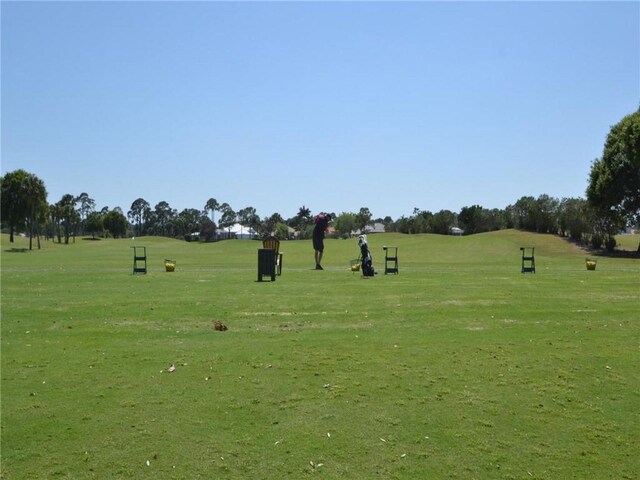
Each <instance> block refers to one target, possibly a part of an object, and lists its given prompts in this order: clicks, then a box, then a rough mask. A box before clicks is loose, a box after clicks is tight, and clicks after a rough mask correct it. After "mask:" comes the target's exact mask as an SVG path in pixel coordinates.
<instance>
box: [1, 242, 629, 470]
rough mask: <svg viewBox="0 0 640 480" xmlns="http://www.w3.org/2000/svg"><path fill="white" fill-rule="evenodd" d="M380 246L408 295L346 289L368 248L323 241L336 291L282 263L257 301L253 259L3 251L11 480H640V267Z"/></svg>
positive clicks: (506, 248)
mask: <svg viewBox="0 0 640 480" xmlns="http://www.w3.org/2000/svg"><path fill="white" fill-rule="evenodd" d="M369 240H370V245H371V250H372V253H373V256H374V266H375V267H376V268H377V269H379V270H382V268H383V264H384V262H383V250H382V246H383V245H385V244H386V245H397V246H398V247H399V251H398V254H399V259H400V274H399V275H397V276H396V275H383V274H382V273H381V274H379V275H377V276H376V277H375V278H372V279H364V280H363V279H361V278H360V276H359V274H354V273H352V272H350V271H349V270H348V266H349V260H351V259H353V258H355V257H357V255H358V248H357V245H356V241H355V239H353V240H327V241H326V254H325V261H324V262H323V263H324V265H325V269H326V270H325V271H324V272H317V271H314V270H312V267H313V251H312V247H311V243H310V241H297V242H283V243H282V250H283V251H284V252H285V255H284V271H283V274H282V276H281V277H278V279H277V281H276V282H273V283H271V282H262V283H259V282H257V281H256V280H257V253H256V250H257V248H259V245H260V244H259V243H258V242H253V241H227V242H220V243H215V244H199V243H185V242H181V241H176V240H169V239H159V238H140V239H136V240H135V244H137V245H146V246H147V248H148V257H149V273H148V274H147V275H135V276H134V275H132V273H131V270H132V263H133V261H132V255H133V254H132V250H131V248H130V246H132V245H133V244H134V242H133V241H132V240H130V239H129V240H101V241H88V240H80V239H78V240H77V241H76V243H75V244H74V245H57V244H55V245H54V244H52V243H49V242H45V243H44V244H43V249H42V250H40V251H32V252H22V251H21V250H20V249H21V248H22V247H24V246H26V245H27V243H26V240H25V239H19V240H18V241H17V243H16V245H10V244H9V243H8V241H7V237H6V236H3V237H2V265H1V266H2V277H1V280H2V285H1V286H2V330H1V333H2V352H1V362H2V364H1V366H2V370H1V375H2V383H1V399H2V411H1V413H2V419H1V426H2V438H1V440H2V445H1V446H2V450H1V454H2V462H1V468H2V470H1V477H2V478H3V479H25V478H28V479H49V478H63V479H85V478H86V479H89V478H95V479H128V478H136V479H147V478H148V479H160V478H162V479H196V478H202V479H210V478H220V479H247V478H251V479H285V478H289V479H299V478H307V477H314V476H317V477H318V478H330V479H337V478H341V479H361V478H367V479H372V478H380V479H396V478H398V479H415V478H438V479H439V478H451V479H456V478H460V479H475V478H477V479H490V478H496V479H498V478H499V479H531V478H538V479H562V478H588V479H595V478H598V479H601V478H616V479H621V478H629V479H631V478H637V474H638V472H639V471H640V460H638V455H637V438H638V437H637V436H638V431H640V418H639V413H638V404H639V402H640V361H639V356H638V338H640V335H639V333H640V327H639V319H640V275H639V274H640V263H639V261H638V260H637V259H633V258H609V257H598V264H597V269H596V271H587V270H586V268H585V258H586V257H587V255H586V254H585V253H584V252H582V251H580V250H578V249H577V248H576V247H574V246H572V245H570V244H568V243H566V242H564V241H562V240H561V239H559V238H556V237H552V236H542V235H532V234H526V233H522V232H516V231H502V232H495V233H490V234H482V235H475V236H470V237H460V238H458V237H455V238H454V237H440V236H432V235H414V236H401V235H395V234H384V235H371V236H370V237H369ZM631 240H632V241H631V243H630V245H631V244H633V245H631V247H630V249H635V247H636V246H637V240H638V237H637V236H635V238H631ZM634 242H635V243H634ZM531 245H533V246H535V247H536V267H537V273H536V274H521V273H520V250H519V247H520V246H531ZM165 258H170V259H173V260H176V261H177V268H176V271H175V272H173V273H168V272H165V271H164V262H163V260H164V259H165ZM215 321H221V322H223V323H224V324H226V325H227V326H228V328H229V330H228V331H226V332H218V331H215V330H214V328H213V324H214V322H215ZM171 364H174V365H175V366H176V371H175V372H174V373H167V367H169V365H171ZM147 462H148V464H147Z"/></svg>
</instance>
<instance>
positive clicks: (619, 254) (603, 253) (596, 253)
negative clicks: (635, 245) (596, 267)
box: [560, 237, 640, 258]
mask: <svg viewBox="0 0 640 480" xmlns="http://www.w3.org/2000/svg"><path fill="white" fill-rule="evenodd" d="M560 238H562V239H563V240H565V241H566V242H568V243H570V244H571V245H574V246H575V247H577V248H579V249H580V250H582V251H583V252H584V253H585V254H588V255H591V256H593V257H606V258H640V250H620V249H614V250H611V251H609V250H607V249H606V248H593V247H591V246H589V245H585V244H583V243H580V242H576V241H575V240H571V239H570V238H568V237H560Z"/></svg>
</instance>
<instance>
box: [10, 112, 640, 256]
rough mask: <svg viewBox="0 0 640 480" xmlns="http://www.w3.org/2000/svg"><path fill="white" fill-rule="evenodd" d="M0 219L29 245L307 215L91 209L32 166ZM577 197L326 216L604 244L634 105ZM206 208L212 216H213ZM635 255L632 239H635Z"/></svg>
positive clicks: (624, 170) (620, 208)
mask: <svg viewBox="0 0 640 480" xmlns="http://www.w3.org/2000/svg"><path fill="white" fill-rule="evenodd" d="M0 190H1V199H0V201H1V207H2V208H1V220H2V227H3V229H5V230H6V231H8V233H9V236H10V242H13V241H14V234H15V233H16V232H26V234H27V235H28V236H29V248H30V249H32V246H33V240H34V239H35V240H36V242H37V246H38V248H40V239H41V237H44V238H45V239H51V240H53V241H56V240H57V241H58V242H59V243H62V242H63V241H64V243H69V242H70V241H75V237H76V235H91V236H92V237H93V238H96V237H106V236H110V237H113V238H122V237H127V236H142V235H157V236H167V237H174V238H185V239H191V238H192V234H193V233H197V234H198V237H199V238H200V239H201V240H205V241H210V240H215V239H216V238H217V237H218V229H219V228H220V229H230V228H231V227H232V226H233V225H235V224H236V223H239V224H241V225H243V226H245V227H247V228H250V229H252V230H253V231H254V232H255V233H256V235H257V236H259V237H264V236H266V235H269V234H275V235H276V236H278V237H279V238H283V239H284V238H292V232H294V234H293V236H295V238H300V239H304V238H310V237H311V235H312V231H313V216H312V213H311V211H310V210H309V209H308V208H307V207H305V206H304V205H303V206H302V207H300V208H299V210H298V213H297V214H296V215H295V216H294V217H292V218H289V219H284V218H283V217H282V216H281V215H280V214H278V213H274V214H272V215H270V216H266V217H263V218H260V216H259V215H258V213H257V211H256V209H255V208H254V207H245V208H242V209H240V210H237V211H236V210H234V209H233V208H232V207H231V206H230V205H229V204H228V203H219V202H218V201H217V200H216V199H215V198H213V197H211V198H209V199H208V200H207V201H206V202H205V204H204V206H203V208H201V209H198V208H187V209H184V210H182V211H180V212H178V211H177V210H176V209H174V208H171V206H170V205H169V203H168V202H166V201H160V202H159V203H157V204H156V205H155V206H153V207H152V206H151V204H150V203H149V202H147V201H146V200H145V199H143V198H138V199H136V200H134V201H133V202H132V204H131V206H130V208H129V210H128V211H127V212H126V214H125V212H124V211H123V210H122V209H121V208H120V207H115V208H114V209H112V210H110V209H109V208H108V207H104V208H102V209H101V210H97V209H96V202H95V200H93V199H92V198H91V197H90V196H89V195H88V194H87V193H84V192H83V193H81V194H80V195H77V196H76V195H72V194H65V195H63V196H62V198H61V199H60V200H59V201H58V202H56V203H54V204H48V203H47V191H46V187H45V184H44V182H43V181H42V180H41V179H39V178H38V177H37V176H36V175H35V174H33V173H29V172H26V171H25V170H22V169H19V170H16V171H13V172H9V173H7V174H6V175H4V176H3V177H1V178H0ZM586 193H587V198H586V199H583V198H562V199H558V198H553V197H550V196H549V195H546V194H542V195H540V196H538V197H537V198H534V197H531V196H524V197H521V198H520V199H518V200H517V201H516V202H515V203H514V204H513V205H509V206H507V207H506V208H504V209H486V208H483V207H482V206H480V205H471V206H465V207H463V208H462V209H461V210H460V211H459V212H452V211H450V210H440V211H438V212H435V213H433V212H430V211H428V210H422V209H420V208H415V209H414V210H413V213H412V214H411V215H410V216H401V217H400V218H398V219H396V220H393V219H392V218H391V217H389V216H387V217H385V218H376V219H374V218H373V217H372V215H371V212H370V211H369V209H368V208H367V207H362V208H360V210H359V211H358V212H342V213H340V214H338V215H336V214H335V212H326V213H331V214H332V217H333V218H335V222H334V224H333V225H334V229H335V234H336V235H337V236H338V237H342V238H347V237H350V236H351V235H352V234H353V233H354V232H361V231H365V230H366V229H367V227H369V226H370V225H372V224H375V223H378V224H382V225H384V228H385V231H387V232H401V233H407V234H414V233H434V234H442V235H448V234H451V233H452V232H454V231H455V229H460V230H461V231H462V232H461V233H464V234H465V235H471V234H475V233H481V232H489V231H494V230H501V229H507V228H516V229H520V230H526V231H531V232H537V233H551V234H559V235H562V236H565V237H569V238H571V239H572V240H574V241H576V242H581V243H588V244H590V245H591V246H593V247H594V248H601V247H605V248H607V249H608V250H613V249H614V248H615V246H616V243H615V235H616V234H617V233H619V232H620V230H621V229H623V228H625V227H627V226H638V225H639V224H640V109H639V110H638V111H637V112H635V113H633V114H630V115H627V116H625V117H624V118H623V119H622V120H621V121H620V122H618V123H617V124H616V125H614V126H613V127H611V130H610V132H609V134H608V136H607V138H606V142H605V146H604V150H603V155H602V157H601V158H599V159H596V160H595V161H594V162H593V163H592V165H591V170H590V174H589V184H588V187H587V190H586ZM216 213H217V214H218V221H217V223H216ZM638 252H639V253H640V245H639V246H638Z"/></svg>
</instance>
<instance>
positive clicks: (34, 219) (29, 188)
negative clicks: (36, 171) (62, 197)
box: [22, 174, 47, 250]
mask: <svg viewBox="0 0 640 480" xmlns="http://www.w3.org/2000/svg"><path fill="white" fill-rule="evenodd" d="M22 188H23V191H24V196H25V201H26V202H25V203H26V206H27V212H26V213H27V228H28V230H29V250H32V249H33V235H34V234H36V235H37V236H38V250H39V249H40V234H39V230H38V225H39V224H40V220H42V219H43V218H44V216H45V214H46V211H47V189H46V188H45V186H44V182H43V181H42V180H40V179H39V178H38V177H36V176H35V175H33V174H29V175H27V177H26V178H25V179H24V181H23V183H22Z"/></svg>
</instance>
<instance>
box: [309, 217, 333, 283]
mask: <svg viewBox="0 0 640 480" xmlns="http://www.w3.org/2000/svg"><path fill="white" fill-rule="evenodd" d="M313 221H314V222H315V224H316V225H315V227H313V249H314V250H315V257H316V270H323V268H322V265H320V263H321V262H322V254H323V252H324V232H326V231H327V229H328V228H329V222H331V215H329V214H326V215H325V214H323V213H321V214H319V215H316V216H315V218H314V219H313Z"/></svg>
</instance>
